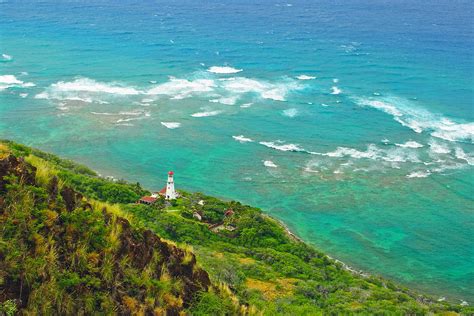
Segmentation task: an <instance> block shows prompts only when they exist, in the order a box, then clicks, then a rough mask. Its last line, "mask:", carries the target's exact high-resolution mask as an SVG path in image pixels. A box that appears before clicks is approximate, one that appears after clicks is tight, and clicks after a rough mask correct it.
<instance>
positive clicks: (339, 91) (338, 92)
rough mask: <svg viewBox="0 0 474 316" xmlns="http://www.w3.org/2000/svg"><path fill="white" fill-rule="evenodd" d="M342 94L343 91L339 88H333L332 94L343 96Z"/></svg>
mask: <svg viewBox="0 0 474 316" xmlns="http://www.w3.org/2000/svg"><path fill="white" fill-rule="evenodd" d="M341 93H342V90H341V89H339V88H338V87H336V86H334V87H332V88H331V94H335V95H338V94H341Z"/></svg>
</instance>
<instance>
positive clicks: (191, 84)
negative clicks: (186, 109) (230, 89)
mask: <svg viewBox="0 0 474 316" xmlns="http://www.w3.org/2000/svg"><path fill="white" fill-rule="evenodd" d="M215 87H216V84H215V82H214V80H211V79H196V80H187V79H177V78H170V80H169V81H168V82H165V83H162V84H159V85H157V86H156V87H154V88H151V89H149V90H148V91H147V92H146V93H147V94H150V95H167V96H171V97H172V98H173V99H175V100H179V99H184V98H189V97H192V96H194V95H196V94H201V93H208V92H212V91H214V88H215Z"/></svg>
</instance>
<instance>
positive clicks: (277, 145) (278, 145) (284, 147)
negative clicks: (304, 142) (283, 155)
mask: <svg viewBox="0 0 474 316" xmlns="http://www.w3.org/2000/svg"><path fill="white" fill-rule="evenodd" d="M259 144H261V145H264V146H266V147H268V148H273V149H276V150H281V151H295V152H305V150H304V149H303V148H301V147H299V145H295V144H285V143H284V142H282V141H281V140H278V141H276V142H260V143H259Z"/></svg>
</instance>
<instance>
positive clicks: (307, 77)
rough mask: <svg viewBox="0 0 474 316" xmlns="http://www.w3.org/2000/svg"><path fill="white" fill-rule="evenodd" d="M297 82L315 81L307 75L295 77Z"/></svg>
mask: <svg viewBox="0 0 474 316" xmlns="http://www.w3.org/2000/svg"><path fill="white" fill-rule="evenodd" d="M296 79H298V80H313V79H316V77H315V76H308V75H299V76H297V77H296Z"/></svg>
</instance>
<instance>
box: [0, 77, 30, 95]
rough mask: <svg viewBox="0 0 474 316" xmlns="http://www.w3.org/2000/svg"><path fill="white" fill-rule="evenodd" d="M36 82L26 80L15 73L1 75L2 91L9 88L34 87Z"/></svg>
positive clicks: (0, 85)
mask: <svg viewBox="0 0 474 316" xmlns="http://www.w3.org/2000/svg"><path fill="white" fill-rule="evenodd" d="M34 86H35V84H34V83H32V82H24V81H22V80H20V79H18V78H17V77H15V76H14V75H1V76H0V91H2V90H6V89H8V88H30V87H34Z"/></svg>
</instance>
